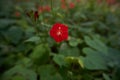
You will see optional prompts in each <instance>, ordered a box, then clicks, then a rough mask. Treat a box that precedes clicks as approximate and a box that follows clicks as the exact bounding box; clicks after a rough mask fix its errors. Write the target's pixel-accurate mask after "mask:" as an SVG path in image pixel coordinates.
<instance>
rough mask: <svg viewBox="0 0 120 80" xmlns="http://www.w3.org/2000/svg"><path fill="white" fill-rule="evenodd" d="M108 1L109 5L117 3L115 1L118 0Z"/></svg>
mask: <svg viewBox="0 0 120 80" xmlns="http://www.w3.org/2000/svg"><path fill="white" fill-rule="evenodd" d="M107 3H108V4H109V5H112V4H115V3H116V0H107Z"/></svg>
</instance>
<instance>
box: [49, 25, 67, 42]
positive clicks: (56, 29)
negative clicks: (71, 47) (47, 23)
mask: <svg viewBox="0 0 120 80" xmlns="http://www.w3.org/2000/svg"><path fill="white" fill-rule="evenodd" d="M50 36H51V37H52V38H54V40H55V41H56V42H61V41H64V40H67V39H68V26H66V25H64V24H61V23H56V24H54V25H53V26H52V28H51V30H50Z"/></svg>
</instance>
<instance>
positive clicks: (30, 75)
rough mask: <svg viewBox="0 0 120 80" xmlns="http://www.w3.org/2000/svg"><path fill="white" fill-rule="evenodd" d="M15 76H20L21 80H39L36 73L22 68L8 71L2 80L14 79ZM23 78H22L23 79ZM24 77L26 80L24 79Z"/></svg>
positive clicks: (18, 67) (16, 67) (17, 67)
mask: <svg viewBox="0 0 120 80" xmlns="http://www.w3.org/2000/svg"><path fill="white" fill-rule="evenodd" d="M14 76H17V78H18V76H19V78H20V79H22V80H24V79H25V80H26V79H28V80H37V75H36V73H35V72H34V71H32V70H30V69H26V68H24V67H22V66H19V65H18V66H15V67H13V68H11V69H10V70H8V71H6V72H5V73H4V74H3V76H2V80H10V79H12V78H15V77H14ZM20 76H21V77H22V78H21V77H20ZM23 77H24V79H23Z"/></svg>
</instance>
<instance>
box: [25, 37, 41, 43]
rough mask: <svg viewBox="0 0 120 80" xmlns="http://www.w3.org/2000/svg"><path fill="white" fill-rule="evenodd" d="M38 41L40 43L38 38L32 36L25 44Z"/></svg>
mask: <svg viewBox="0 0 120 80" xmlns="http://www.w3.org/2000/svg"><path fill="white" fill-rule="evenodd" d="M38 41H40V37H38V36H33V37H31V38H29V39H27V40H26V41H25V42H38Z"/></svg>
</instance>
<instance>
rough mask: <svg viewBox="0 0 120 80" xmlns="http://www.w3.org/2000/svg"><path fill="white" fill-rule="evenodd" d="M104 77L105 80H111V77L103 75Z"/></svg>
mask: <svg viewBox="0 0 120 80" xmlns="http://www.w3.org/2000/svg"><path fill="white" fill-rule="evenodd" d="M103 77H104V79H105V80H111V79H110V77H109V76H108V75H107V74H105V73H103Z"/></svg>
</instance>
